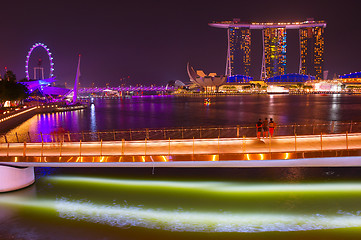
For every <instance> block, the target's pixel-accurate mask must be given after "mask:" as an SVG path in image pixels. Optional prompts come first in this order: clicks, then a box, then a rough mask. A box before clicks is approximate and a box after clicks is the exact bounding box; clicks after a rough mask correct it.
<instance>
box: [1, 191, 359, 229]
mask: <svg viewBox="0 0 361 240" xmlns="http://www.w3.org/2000/svg"><path fill="white" fill-rule="evenodd" d="M0 203H2V204H8V205H15V206H22V207H30V208H41V209H48V210H54V211H56V212H57V213H58V214H59V217H61V218H66V219H71V220H78V221H87V222H94V223H101V224H106V225H111V226H115V227H143V228H149V229H161V230H169V231H189V232H270V231H283V232H284V231H305V230H319V229H336V228H350V227H361V216H359V215H358V214H359V213H358V214H357V215H355V214H351V213H345V212H340V211H339V212H338V213H336V214H335V215H321V214H309V215H299V214H281V213H280V214H273V213H266V214H264V213H229V212H223V213H219V212H197V211H192V212H189V211H179V210H178V211H177V210H173V211H165V210H161V209H146V208H138V207H122V206H109V205H97V204H92V203H89V202H87V203H83V202H74V201H69V200H67V199H58V200H55V201H49V200H43V201H41V200H36V201H34V200H23V199H20V198H15V197H11V198H5V197H2V198H0Z"/></svg>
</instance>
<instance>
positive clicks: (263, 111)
mask: <svg viewBox="0 0 361 240" xmlns="http://www.w3.org/2000/svg"><path fill="white" fill-rule="evenodd" d="M203 101H204V98H203V97H174V96H169V97H159V96H153V97H142V98H141V97H134V98H126V99H96V100H95V101H94V103H95V104H94V105H91V106H90V107H89V108H88V109H85V110H80V111H73V112H62V113H54V114H41V115H39V117H34V118H32V119H30V121H26V122H24V123H23V124H22V125H21V126H19V128H16V129H13V130H12V131H11V132H12V133H15V132H18V133H27V132H30V133H37V134H38V133H40V132H42V133H44V134H45V133H49V132H51V130H52V129H53V128H54V127H57V126H58V125H62V126H63V127H64V128H65V129H66V130H69V131H70V132H81V131H93V132H96V131H109V130H110V131H111V130H113V129H116V130H120V129H136V128H168V127H193V126H224V125H242V126H254V123H255V122H256V121H257V119H258V118H262V119H264V118H265V117H268V118H270V117H272V118H273V119H274V120H275V122H276V123H278V124H279V125H286V124H293V123H298V124H310V123H325V122H327V123H329V122H330V121H351V120H352V121H361V112H360V111H356V110H357V109H358V108H359V106H358V103H359V102H361V96H357V95H353V96H345V95H332V96H318V95H271V96H267V95H265V96H256V95H246V96H222V97H212V104H211V105H210V106H208V107H206V106H204V104H203Z"/></svg>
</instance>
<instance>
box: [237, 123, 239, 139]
mask: <svg viewBox="0 0 361 240" xmlns="http://www.w3.org/2000/svg"><path fill="white" fill-rule="evenodd" d="M237 138H239V125H237Z"/></svg>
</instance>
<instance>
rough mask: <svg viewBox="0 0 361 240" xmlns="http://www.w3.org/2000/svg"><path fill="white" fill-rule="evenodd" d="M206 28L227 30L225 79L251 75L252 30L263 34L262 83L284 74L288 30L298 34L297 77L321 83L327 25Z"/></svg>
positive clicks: (231, 24)
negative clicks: (300, 76) (308, 76)
mask: <svg viewBox="0 0 361 240" xmlns="http://www.w3.org/2000/svg"><path fill="white" fill-rule="evenodd" d="M209 26H211V27H216V28H226V29H227V36H228V49H227V63H226V75H228V76H233V75H245V76H249V75H250V66H251V30H253V29H255V30H261V31H262V41H263V58H262V68H261V76H260V79H261V80H266V79H268V78H272V77H275V76H281V75H285V74H286V60H287V59H286V49H287V34H286V33H287V30H289V29H290V30H291V29H296V30H298V31H299V46H300V64H299V74H302V75H311V76H314V77H315V78H316V79H322V77H323V76H322V74H323V54H324V43H325V40H324V29H325V28H326V22H324V21H314V20H307V21H304V22H293V23H242V22H240V20H239V19H233V21H222V22H213V23H210V24H209Z"/></svg>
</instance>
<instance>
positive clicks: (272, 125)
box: [269, 118, 276, 137]
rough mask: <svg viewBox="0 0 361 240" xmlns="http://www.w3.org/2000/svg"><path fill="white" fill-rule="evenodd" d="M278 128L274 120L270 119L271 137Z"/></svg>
mask: <svg viewBox="0 0 361 240" xmlns="http://www.w3.org/2000/svg"><path fill="white" fill-rule="evenodd" d="M275 127H276V123H275V122H274V121H273V119H272V118H270V119H269V133H270V135H271V137H273V132H274V130H275Z"/></svg>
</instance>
